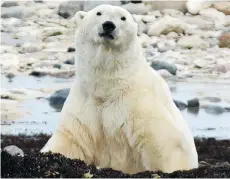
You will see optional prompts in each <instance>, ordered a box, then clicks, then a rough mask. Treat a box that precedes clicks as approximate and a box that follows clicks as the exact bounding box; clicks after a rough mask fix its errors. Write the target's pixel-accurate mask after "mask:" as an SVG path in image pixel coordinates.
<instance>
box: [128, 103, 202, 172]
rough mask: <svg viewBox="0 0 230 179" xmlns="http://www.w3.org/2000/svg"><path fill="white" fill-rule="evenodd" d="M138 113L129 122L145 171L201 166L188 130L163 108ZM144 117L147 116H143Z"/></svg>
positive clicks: (132, 145) (133, 142) (166, 170)
mask: <svg viewBox="0 0 230 179" xmlns="http://www.w3.org/2000/svg"><path fill="white" fill-rule="evenodd" d="M163 109H164V107H162V108H161V111H160V110H157V111H154V112H153V113H151V115H149V114H150V113H148V112H147V111H144V112H143V113H140V114H139V115H137V114H135V115H134V116H133V119H132V120H130V121H129V122H128V123H127V128H126V133H127V138H128V140H129V145H130V146H131V148H133V150H134V151H135V152H134V153H135V156H137V157H138V158H137V159H136V160H140V163H141V165H142V166H143V168H144V169H145V170H154V171H157V170H159V171H163V172H168V173H170V172H173V171H176V170H189V169H192V168H196V167H197V163H198V162H197V155H196V153H195V151H194V150H193V143H191V142H190V141H189V140H188V138H187V133H186V132H183V131H181V130H180V129H179V128H177V125H180V124H176V123H174V122H172V120H171V115H170V114H169V113H168V112H167V111H164V110H163ZM140 116H143V117H144V118H143V117H140Z"/></svg>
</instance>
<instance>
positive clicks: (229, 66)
mask: <svg viewBox="0 0 230 179" xmlns="http://www.w3.org/2000/svg"><path fill="white" fill-rule="evenodd" d="M210 71H216V72H221V73H227V72H229V71H230V63H224V64H219V65H216V66H215V67H213V68H211V69H210Z"/></svg>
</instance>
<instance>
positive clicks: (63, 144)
mask: <svg viewBox="0 0 230 179" xmlns="http://www.w3.org/2000/svg"><path fill="white" fill-rule="evenodd" d="M41 152H42V153H45V152H52V153H60V154H62V155H64V156H65V157H67V158H71V159H81V160H85V156H84V153H83V151H82V149H81V148H80V146H78V145H77V144H76V143H75V142H74V141H73V140H71V139H70V138H68V137H67V135H65V134H63V133H62V132H59V131H56V132H55V133H54V134H53V135H52V137H51V138H50V139H49V141H48V142H47V144H46V145H45V146H44V147H43V148H42V150H41Z"/></svg>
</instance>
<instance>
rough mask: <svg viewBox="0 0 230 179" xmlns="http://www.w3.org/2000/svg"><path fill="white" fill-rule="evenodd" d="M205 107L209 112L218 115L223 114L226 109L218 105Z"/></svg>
mask: <svg viewBox="0 0 230 179" xmlns="http://www.w3.org/2000/svg"><path fill="white" fill-rule="evenodd" d="M203 108H204V110H205V111H206V112H207V113H209V114H216V115H218V114H222V113H224V112H225V111H226V109H225V108H224V107H222V106H218V105H205V106H203Z"/></svg>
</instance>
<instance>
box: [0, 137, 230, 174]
mask: <svg viewBox="0 0 230 179" xmlns="http://www.w3.org/2000/svg"><path fill="white" fill-rule="evenodd" d="M49 137H50V136H47V135H43V134H40V135H34V136H25V135H18V136H8V135H2V136H1V139H2V140H1V148H4V147H5V146H8V145H16V146H18V147H19V148H21V149H22V150H23V151H24V153H25V156H24V157H19V156H14V157H12V156H10V155H9V154H7V153H6V152H4V151H2V152H1V177H4V178H5V177H10V178H12V177H17V178H18V177H23V178H25V177H49V178H50V177H70V178H78V177H91V176H92V177H100V178H105V177H106V178H120V177H134V178H146V177H148V178H159V177H164V178H165V177H171V178H174V177H177V178H180V177H182V178H185V177H192V178H196V177H200V178H202V177H206V178H209V177H215V178H218V177H221V178H222V177H230V166H229V165H228V164H227V162H228V163H230V140H216V139H214V138H209V139H196V140H195V143H196V147H197V151H198V154H199V161H205V162H206V163H207V165H206V166H202V167H200V168H198V169H194V170H190V171H176V172H174V173H171V174H165V173H162V172H151V171H146V172H141V173H137V174H134V175H128V174H124V173H122V172H120V171H115V170H112V169H98V168H97V167H95V166H93V165H89V166H88V165H86V164H85V163H84V162H83V161H80V160H71V159H68V158H65V157H64V156H62V155H60V154H51V153H47V154H41V153H40V152H39V150H40V149H41V148H42V147H43V146H44V144H45V143H46V142H47V140H48V139H49ZM172 155H173V154H172ZM203 163H204V162H203Z"/></svg>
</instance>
